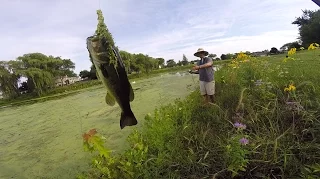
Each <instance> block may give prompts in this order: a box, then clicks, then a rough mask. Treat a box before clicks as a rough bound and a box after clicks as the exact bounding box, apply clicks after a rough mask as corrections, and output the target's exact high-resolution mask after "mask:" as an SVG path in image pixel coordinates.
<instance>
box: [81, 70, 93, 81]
mask: <svg viewBox="0 0 320 180" xmlns="http://www.w3.org/2000/svg"><path fill="white" fill-rule="evenodd" d="M90 75H91V74H90V72H89V71H88V70H83V71H80V73H79V76H80V77H81V78H82V79H84V78H90Z"/></svg>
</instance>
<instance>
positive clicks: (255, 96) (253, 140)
mask: <svg viewBox="0 0 320 180" xmlns="http://www.w3.org/2000/svg"><path fill="white" fill-rule="evenodd" d="M314 51H315V52H318V50H317V49H316V50H314ZM313 53H314V52H313ZM313 53H311V54H310V53H308V52H304V51H303V52H301V53H300V52H298V53H296V52H295V50H292V51H290V53H289V54H290V55H293V54H294V56H295V59H296V60H299V59H303V60H304V61H308V63H310V64H308V65H306V67H301V65H300V64H299V61H287V62H286V63H283V62H282V57H281V56H279V57H278V59H268V58H265V59H263V58H252V57H248V56H245V55H243V54H241V53H240V54H239V57H238V58H237V59H235V60H233V61H231V62H230V66H225V67H223V69H221V70H220V71H217V72H216V75H215V79H216V92H217V98H216V102H217V103H216V104H215V105H213V106H210V107H208V106H207V107H206V106H202V105H201V102H202V101H201V97H200V95H199V91H198V90H196V91H194V92H193V93H192V94H190V96H189V97H188V98H186V99H185V100H176V102H175V103H173V104H169V105H167V106H165V107H161V108H160V109H157V110H155V112H154V114H153V115H152V114H149V115H147V116H146V123H145V124H144V126H143V129H142V130H141V131H134V132H133V133H132V134H131V135H130V136H129V137H128V141H129V144H130V146H131V148H130V149H128V150H127V151H126V152H125V153H123V154H118V155H113V154H110V153H106V152H109V151H107V149H106V148H105V147H104V148H101V147H102V146H97V148H95V149H92V150H97V152H98V155H97V156H95V157H94V163H93V165H94V166H95V167H96V168H95V172H94V173H92V172H91V173H87V175H86V176H84V177H90V178H106V177H107V178H300V177H302V178H319V177H320V176H319V172H320V171H319V164H317V163H318V162H319V161H320V151H319V150H320V146H319V144H320V142H319V139H320V135H319V133H318V132H319V130H320V121H319V117H320V113H319V108H320V106H319V105H320V103H319V100H318V99H319V97H320V89H319V83H320V82H319V80H318V79H317V78H314V77H313V76H314V75H315V74H309V73H305V71H304V70H307V69H308V68H310V67H312V66H314V68H316V66H319V63H318V62H314V61H313V58H314V57H313V55H312V54H313ZM312 63H313V64H312ZM318 68H319V67H318ZM289 71H290V72H289ZM311 71H312V70H311ZM281 72H282V73H281ZM285 72H288V73H285ZM313 72H315V71H313ZM315 73H316V72H315ZM279 74H280V75H281V74H282V75H281V76H279ZM301 77H303V78H301ZM306 80H307V81H306ZM85 142H86V143H88V144H89V145H90V144H91V146H94V143H93V142H89V141H85ZM98 142H99V143H101V144H102V141H98ZM88 144H87V145H88ZM98 147H99V148H98ZM101 153H103V155H101ZM96 161H97V162H98V165H99V166H98V165H97V163H96Z"/></svg>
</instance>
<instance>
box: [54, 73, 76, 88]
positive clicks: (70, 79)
mask: <svg viewBox="0 0 320 180" xmlns="http://www.w3.org/2000/svg"><path fill="white" fill-rule="evenodd" d="M78 81H81V78H80V77H68V76H67V75H66V76H64V77H62V78H57V79H56V80H55V84H56V86H62V85H69V84H73V83H75V82H78Z"/></svg>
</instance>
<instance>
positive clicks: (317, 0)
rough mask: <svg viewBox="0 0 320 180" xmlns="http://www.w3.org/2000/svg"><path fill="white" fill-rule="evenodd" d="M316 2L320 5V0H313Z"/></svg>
mask: <svg viewBox="0 0 320 180" xmlns="http://www.w3.org/2000/svg"><path fill="white" fill-rule="evenodd" d="M312 1H313V2H314V3H316V5H318V6H319V7H320V0H312Z"/></svg>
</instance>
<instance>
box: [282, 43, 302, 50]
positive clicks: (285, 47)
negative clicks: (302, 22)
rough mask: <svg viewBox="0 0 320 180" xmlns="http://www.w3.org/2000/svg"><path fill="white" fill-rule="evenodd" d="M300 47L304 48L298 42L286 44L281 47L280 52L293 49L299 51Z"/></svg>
mask: <svg viewBox="0 0 320 180" xmlns="http://www.w3.org/2000/svg"><path fill="white" fill-rule="evenodd" d="M300 47H302V45H301V44H300V43H299V42H298V41H295V42H290V43H286V44H284V45H283V46H281V47H280V50H281V51H288V50H290V49H291V48H296V49H297V51H299V50H300Z"/></svg>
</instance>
